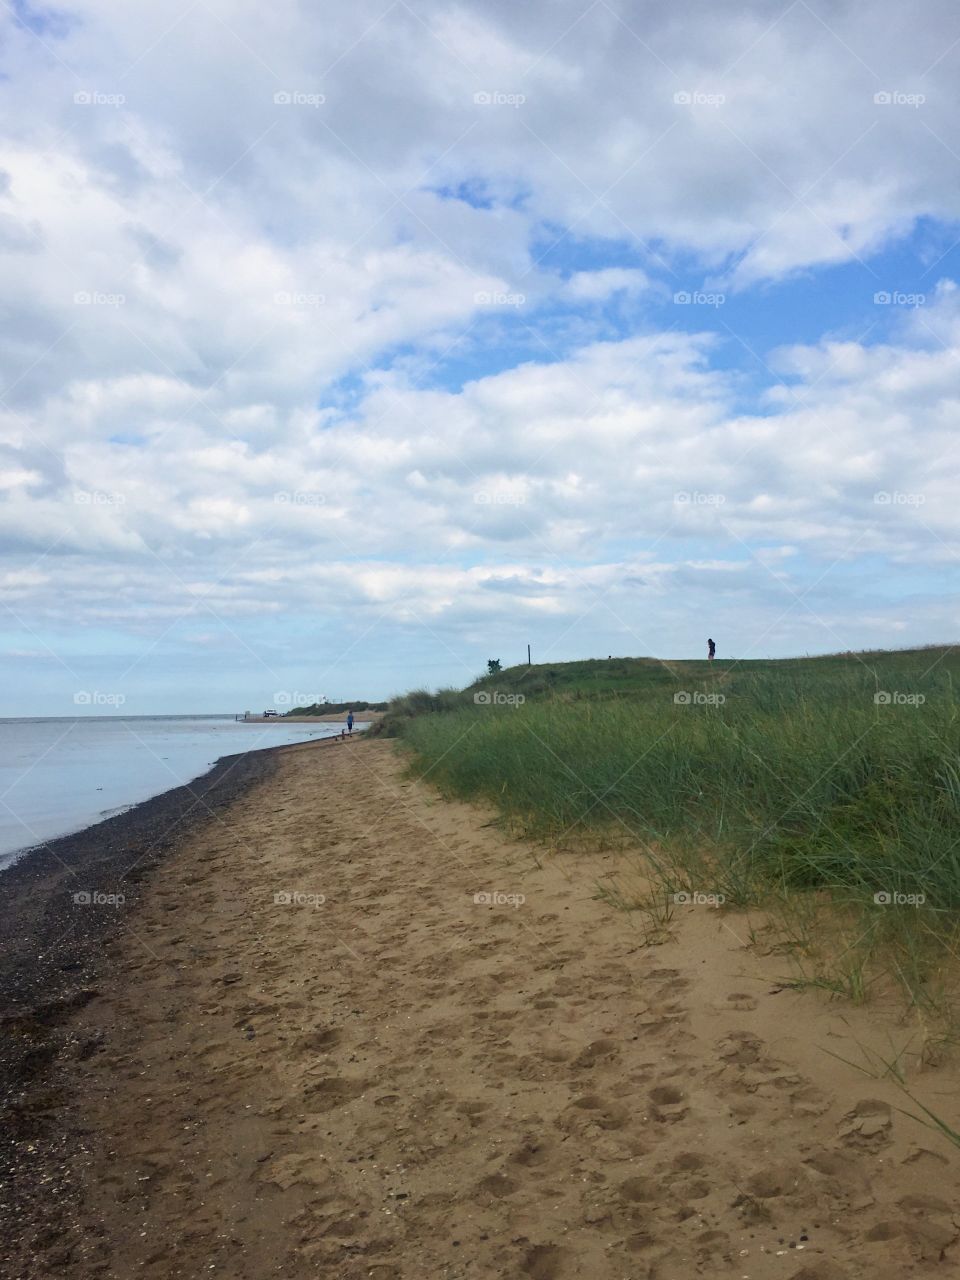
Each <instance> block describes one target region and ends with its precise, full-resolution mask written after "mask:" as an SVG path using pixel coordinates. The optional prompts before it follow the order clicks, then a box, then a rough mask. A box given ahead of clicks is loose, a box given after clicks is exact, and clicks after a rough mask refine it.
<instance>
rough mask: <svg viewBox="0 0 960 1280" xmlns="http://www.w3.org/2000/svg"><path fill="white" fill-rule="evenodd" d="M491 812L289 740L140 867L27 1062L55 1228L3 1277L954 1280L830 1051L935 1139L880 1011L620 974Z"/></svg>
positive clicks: (958, 1166) (376, 762)
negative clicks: (53, 1033) (72, 1204)
mask: <svg viewBox="0 0 960 1280" xmlns="http://www.w3.org/2000/svg"><path fill="white" fill-rule="evenodd" d="M491 817H492V815H491V814H489V813H487V812H484V811H483V810H480V809H477V808H473V807H470V806H465V805H461V804H449V803H445V802H443V801H441V800H439V799H438V797H437V796H436V794H435V793H434V792H433V791H432V790H431V788H430V787H429V785H428V783H426V782H420V781H411V780H409V779H408V778H406V777H405V775H404V773H403V769H402V764H401V762H400V761H399V760H398V757H397V755H396V753H395V749H394V747H393V745H392V744H391V743H390V742H387V741H382V740H366V741H364V740H359V741H357V740H355V741H353V742H349V743H346V744H340V743H337V744H335V745H329V744H316V745H314V744H310V745H308V746H304V747H294V748H290V749H287V750H282V751H280V752H278V753H276V759H275V768H274V769H273V770H272V772H271V774H270V776H267V777H264V778H263V779H262V780H261V781H254V782H252V783H251V784H250V785H249V786H248V787H247V788H245V789H244V790H243V791H242V792H241V793H240V794H239V795H238V797H237V798H235V799H234V801H233V802H232V803H231V804H230V807H229V810H228V811H226V812H225V813H224V814H222V815H221V816H220V818H219V820H216V821H210V822H208V823H206V824H205V825H204V826H203V827H202V828H198V829H197V830H195V831H193V832H191V833H189V834H188V835H187V836H186V837H185V839H184V840H183V841H182V843H180V845H179V847H177V848H175V849H172V850H171V851H169V853H168V854H167V856H166V857H164V858H163V859H162V860H160V861H158V862H157V863H156V864H155V865H154V866H153V867H152V869H151V870H150V872H149V875H148V876H147V877H146V878H145V879H144V881H143V882H142V884H141V894H140V900H139V902H137V903H136V904H135V905H134V906H133V907H132V908H131V909H130V911H129V913H128V914H127V915H126V916H125V917H124V928H123V929H122V930H119V931H115V932H114V933H113V935H112V938H111V939H109V940H108V941H107V942H106V944H105V946H106V961H105V964H104V966H103V968H102V975H101V977H102V980H101V981H100V983H99V985H98V987H97V989H96V992H95V994H93V995H91V996H90V998H89V999H88V1000H86V1001H85V1002H84V1003H83V1004H82V1007H77V1008H75V1009H74V1011H73V1012H72V1013H70V1014H69V1017H68V1024H69V1029H70V1034H69V1037H68V1039H67V1041H65V1043H64V1045H63V1047H62V1049H61V1050H60V1052H59V1054H58V1056H57V1057H56V1058H55V1059H54V1060H53V1061H52V1062H51V1063H50V1064H49V1072H50V1073H51V1074H50V1078H51V1079H52V1080H54V1081H56V1084H57V1087H58V1089H59V1090H60V1092H61V1095H62V1097H63V1098H65V1099H70V1100H71V1101H70V1106H69V1108H68V1109H67V1110H62V1111H60V1112H57V1111H56V1107H55V1108H54V1111H55V1113H56V1114H60V1115H67V1116H68V1117H71V1118H72V1119H71V1121H70V1122H71V1123H73V1124H79V1126H80V1132H79V1133H73V1134H72V1135H71V1139H72V1144H71V1145H72V1152H73V1155H72V1163H71V1166H70V1175H71V1179H72V1185H73V1187H74V1188H75V1191H76V1196H75V1200H76V1205H77V1210H76V1216H75V1217H70V1218H68V1217H66V1216H65V1218H64V1220H62V1221H61V1222H60V1224H59V1233H58V1231H57V1230H53V1235H52V1236H50V1237H49V1238H48V1239H47V1241H46V1244H43V1245H38V1246H37V1247H36V1248H35V1253H36V1256H37V1258H38V1262H37V1263H36V1265H35V1266H34V1267H33V1268H30V1267H28V1266H26V1265H25V1264H23V1263H22V1262H21V1263H20V1264H19V1265H20V1266H21V1269H20V1270H18V1271H15V1272H13V1273H12V1274H16V1275H18V1276H20V1277H21V1280H26V1278H28V1277H29V1278H32V1277H34V1276H41V1275H60V1274H69V1275H70V1276H71V1277H74V1276H76V1277H80V1278H81V1280H84V1278H85V1277H88V1276H91V1277H92V1276H100V1277H109V1278H111V1280H113V1278H116V1280H126V1278H127V1277H140V1276H142V1277H150V1278H151V1280H153V1278H156V1280H160V1278H161V1277H163V1278H164V1280H166V1278H167V1277H190V1278H191V1280H193V1278H195V1277H197V1276H200V1275H222V1276H227V1277H230V1278H231V1280H261V1278H262V1277H269V1276H278V1277H279V1276H282V1277H285V1278H289V1280H300V1277H303V1278H304V1280H306V1278H307V1277H310V1278H311V1280H312V1278H314V1277H318V1276H320V1277H327V1276H329V1277H336V1278H337V1280H339V1278H341V1277H342V1278H344V1280H360V1278H361V1277H371V1276H372V1277H378V1278H379V1280H406V1278H407V1277H409V1278H410V1280H413V1278H414V1277H416V1278H417V1280H420V1278H421V1277H431V1280H432V1278H433V1277H450V1278H453V1277H463V1278H464V1280H467V1278H468V1277H503V1278H504V1280H506V1278H508V1277H509V1278H510V1280H514V1278H517V1277H519V1278H520V1280H523V1278H524V1277H532V1278H533V1280H568V1278H569V1280H573V1278H574V1277H589V1278H591V1280H593V1278H594V1277H596V1278H597V1280H606V1278H607V1277H609V1278H610V1280H641V1278H642V1280H689V1278H690V1277H695V1276H700V1275H703V1276H711V1277H713V1276H722V1277H728V1276H729V1277H736V1278H742V1277H747V1278H748V1280H774V1278H776V1280H861V1278H862V1280H866V1278H867V1277H869V1280H894V1277H897V1278H898V1280H899V1277H902V1276H928V1275H929V1276H948V1275H952V1274H956V1273H957V1263H958V1257H960V1255H958V1252H957V1249H958V1246H957V1241H958V1237H960V1229H958V1226H957V1222H958V1221H960V1215H958V1210H957V1205H958V1203H960V1197H958V1194H957V1193H958V1191H960V1159H958V1154H957V1152H956V1149H955V1148H953V1147H951V1146H950V1145H949V1144H948V1143H947V1142H946V1141H945V1140H944V1139H943V1138H942V1137H939V1136H938V1135H936V1134H934V1133H931V1132H930V1131H929V1130H927V1129H925V1128H923V1127H922V1126H921V1125H919V1124H918V1123H917V1122H916V1121H915V1120H913V1119H911V1118H909V1117H907V1116H904V1115H902V1114H901V1113H900V1112H899V1111H898V1110H897V1108H898V1107H899V1106H902V1105H905V1099H904V1097H903V1095H902V1094H901V1093H900V1091H899V1090H898V1089H897V1088H896V1087H895V1085H894V1084H892V1083H890V1082H877V1081H873V1080H869V1079H867V1078H865V1077H864V1076H863V1075H862V1074H860V1073H858V1072H857V1071H856V1070H854V1069H853V1068H852V1067H848V1066H845V1065H843V1064H842V1063H840V1062H839V1061H838V1060H837V1058H836V1057H833V1056H832V1054H837V1055H839V1056H841V1057H848V1058H856V1057H857V1056H858V1054H859V1049H858V1045H862V1046H865V1047H868V1048H869V1047H873V1048H875V1049H880V1050H883V1051H884V1052H885V1053H887V1055H888V1056H889V1055H890V1053H891V1052H897V1051H899V1050H900V1049H901V1048H904V1047H906V1051H905V1053H904V1055H903V1059H902V1061H903V1064H904V1066H905V1068H906V1070H907V1071H908V1074H909V1077H910V1082H911V1085H912V1087H914V1088H915V1090H916V1091H917V1093H918V1094H919V1096H920V1097H921V1098H922V1099H923V1101H924V1102H926V1103H927V1104H928V1105H929V1106H931V1107H932V1108H933V1109H934V1110H937V1111H940V1112H942V1113H944V1114H946V1116H947V1118H948V1119H955V1110H956V1096H957V1073H956V1071H955V1069H954V1068H953V1067H952V1066H951V1065H950V1064H947V1065H943V1066H939V1067H937V1068H931V1067H927V1068H924V1069H922V1070H921V1068H920V1066H919V1063H918V1061H917V1059H916V1056H915V1055H914V1054H913V1052H912V1050H911V1049H910V1048H909V1046H911V1045H915V1043H916V1030H915V1028H914V1027H913V1026H912V1025H907V1024H904V1023H902V1022H901V1021H899V1020H898V1018H897V1016H896V1011H895V1009H894V1007H893V1006H892V1005H891V1006H890V1008H886V1007H884V1006H883V1005H873V1006H870V1007H869V1008H867V1009H855V1008H851V1007H850V1006H849V1005H844V1004H840V1003H834V1004H830V1003H826V1002H825V1001H824V1000H823V999H822V998H821V997H819V996H817V995H816V994H813V993H809V992H805V993H801V992H797V991H792V990H789V989H787V988H785V987H784V985H783V983H782V981H781V980H780V979H782V977H783V975H784V973H785V971H786V970H787V964H786V962H785V961H784V960H783V959H782V958H778V957H776V956H769V955H768V956H763V955H760V954H758V953H757V951H756V950H755V949H754V948H753V947H752V946H750V945H749V942H750V938H749V935H748V933H747V927H748V922H747V920H746V917H744V916H743V915H741V914H740V913H736V912H726V911H717V910H713V909H710V908H707V907H690V908H689V909H685V910H684V911H682V912H680V913H678V915H677V917H676V918H675V919H674V921H673V922H672V923H671V925H670V929H669V936H665V937H664V939H663V940H662V941H661V942H660V943H659V944H658V945H648V944H649V942H650V938H649V936H647V935H645V934H644V933H643V931H642V930H641V929H640V928H638V925H637V920H636V918H635V917H633V916H631V915H629V914H627V913H624V912H619V911H616V910H614V909H612V908H611V907H610V906H609V905H608V904H607V903H605V902H604V901H601V900H599V899H598V897H597V887H598V884H600V883H604V882H608V881H609V880H610V878H611V877H617V876H619V875H620V874H621V872H622V871H623V864H622V862H621V860H620V857H619V855H615V854H609V855H606V856H599V855H598V856H593V857H584V856H573V855H546V854H544V853H543V851H539V852H538V851H537V850H534V849H532V848H531V847H529V846H526V845H523V844H518V843H514V842H508V841H506V840H505V839H504V838H503V837H502V836H501V835H500V834H499V832H498V830H497V829H496V827H494V826H493V825H491ZM478 895H480V900H479V901H478V900H476V899H477V897H478ZM521 899H522V901H521ZM906 1105H908V1104H906Z"/></svg>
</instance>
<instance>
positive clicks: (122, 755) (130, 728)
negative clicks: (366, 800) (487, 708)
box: [0, 716, 359, 868]
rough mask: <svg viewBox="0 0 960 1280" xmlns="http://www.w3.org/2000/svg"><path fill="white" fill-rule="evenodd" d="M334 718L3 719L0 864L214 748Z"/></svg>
mask: <svg viewBox="0 0 960 1280" xmlns="http://www.w3.org/2000/svg"><path fill="white" fill-rule="evenodd" d="M358 723H359V722H358ZM341 727H342V726H341V725H339V724H322V723H319V722H318V723H316V724H283V723H279V724H266V725H265V724H243V723H238V722H237V721H235V720H234V718H233V717H232V716H129V717H128V716H84V717H82V718H80V719H73V720H68V719H62V720H61V719H43V720H3V719H0V868H3V867H5V866H8V865H9V864H10V863H11V862H14V861H16V859H17V858H18V857H20V856H21V855H22V854H23V853H24V851H25V850H27V849H29V848H30V847H31V846H34V845H37V844H40V843H41V842H42V841H44V840H51V839H53V838H54V837H55V836H61V835H67V834H69V833H70V832H72V831H79V830H81V829H82V828H83V827H87V826H90V825H91V823H94V822H99V821H100V820H101V818H108V817H110V815H111V814H114V813H117V812H119V811H120V810H122V809H126V808H129V806H130V805H132V804H137V803H139V801H141V800H148V799H149V798H150V797H151V796H155V795H159V793H160V792H161V791H169V790H170V789H171V788H172V787H179V786H182V785H183V783H185V782H189V781H190V780H191V779H192V778H196V777H197V776H198V775H199V774H201V773H205V772H206V770H207V769H208V768H209V766H210V765H211V764H213V762H214V761H215V760H216V759H218V758H219V757H220V756H226V755H235V754H238V753H239V752H242V751H251V750H258V749H260V748H262V747H279V746H285V745H286V744H287V743H291V742H303V741H306V740H307V739H309V738H330V737H333V736H334V735H336V734H338V733H339V732H340V729H341Z"/></svg>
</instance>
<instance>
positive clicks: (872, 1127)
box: [837, 1098, 893, 1150]
mask: <svg viewBox="0 0 960 1280" xmlns="http://www.w3.org/2000/svg"><path fill="white" fill-rule="evenodd" d="M892 1128H893V1115H892V1113H891V1110H890V1107H889V1106H888V1105H887V1103H886V1102H881V1101H879V1100H878V1099H876V1098H864V1099H863V1100H862V1101H861V1102H858V1103H857V1105H856V1106H855V1107H854V1109H853V1110H852V1111H849V1112H848V1113H847V1114H846V1115H845V1116H844V1117H843V1119H842V1120H841V1121H840V1124H839V1127H838V1128H837V1137H838V1138H839V1139H840V1141H841V1142H843V1143H845V1144H846V1145H847V1146H848V1147H865V1148H868V1149H870V1150H876V1149H877V1148H879V1147H883V1146H886V1145H887V1143H888V1142H890V1141H891V1133H890V1131H891V1129H892Z"/></svg>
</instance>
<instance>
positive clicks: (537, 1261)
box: [520, 1244, 579, 1280]
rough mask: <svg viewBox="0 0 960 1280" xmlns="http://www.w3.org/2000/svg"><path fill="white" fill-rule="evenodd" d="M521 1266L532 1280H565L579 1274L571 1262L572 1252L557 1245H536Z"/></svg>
mask: <svg viewBox="0 0 960 1280" xmlns="http://www.w3.org/2000/svg"><path fill="white" fill-rule="evenodd" d="M520 1265H521V1270H522V1271H523V1273H524V1275H527V1276H530V1277H531V1280H565V1277H566V1276H573V1275H577V1274H579V1272H578V1270H577V1269H576V1268H575V1267H573V1265H572V1263H571V1261H570V1251H569V1250H568V1249H561V1248H559V1247H558V1246H557V1245H555V1244H535V1245H534V1246H533V1248H532V1249H530V1250H528V1252H527V1254H526V1256H525V1258H524V1259H523V1262H522V1263H521V1264H520Z"/></svg>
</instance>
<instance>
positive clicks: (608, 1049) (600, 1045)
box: [554, 1040, 620, 1068]
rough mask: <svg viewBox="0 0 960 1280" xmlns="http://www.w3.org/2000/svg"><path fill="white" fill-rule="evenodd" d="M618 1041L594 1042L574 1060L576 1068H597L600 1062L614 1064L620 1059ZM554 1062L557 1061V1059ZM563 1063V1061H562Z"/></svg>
mask: <svg viewBox="0 0 960 1280" xmlns="http://www.w3.org/2000/svg"><path fill="white" fill-rule="evenodd" d="M619 1054H620V1048H619V1046H618V1044H617V1042H616V1040H592V1041H591V1042H590V1044H588V1045H587V1047H586V1048H585V1049H583V1050H582V1051H581V1052H580V1053H579V1054H578V1055H577V1056H576V1058H574V1060H573V1065H574V1067H580V1068H584V1067H586V1068H589V1067H595V1066H596V1065H597V1063H598V1062H612V1061H613V1060H614V1058H617V1057H619ZM554 1061H557V1059H556V1058H555V1059H554ZM561 1061H562V1059H561Z"/></svg>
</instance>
